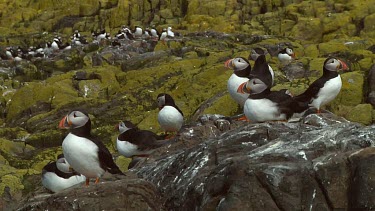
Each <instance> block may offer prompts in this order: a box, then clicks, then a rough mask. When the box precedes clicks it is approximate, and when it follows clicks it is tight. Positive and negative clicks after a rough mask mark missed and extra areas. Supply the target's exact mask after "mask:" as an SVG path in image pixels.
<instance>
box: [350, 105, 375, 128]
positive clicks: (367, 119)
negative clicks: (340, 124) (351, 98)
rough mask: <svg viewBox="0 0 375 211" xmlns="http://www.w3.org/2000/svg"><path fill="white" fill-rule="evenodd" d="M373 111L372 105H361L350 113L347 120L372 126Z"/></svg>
mask: <svg viewBox="0 0 375 211" xmlns="http://www.w3.org/2000/svg"><path fill="white" fill-rule="evenodd" d="M372 110H373V109H372V106H371V104H359V105H356V106H355V107H354V108H353V109H352V110H351V111H349V112H348V114H347V115H346V116H345V118H346V119H348V120H349V121H353V122H359V123H362V124H364V125H370V124H371V123H372Z"/></svg>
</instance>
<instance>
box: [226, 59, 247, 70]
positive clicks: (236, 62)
mask: <svg viewBox="0 0 375 211" xmlns="http://www.w3.org/2000/svg"><path fill="white" fill-rule="evenodd" d="M225 65H226V66H227V67H228V68H231V69H233V70H234V71H240V70H244V69H246V68H247V67H248V66H249V65H250V64H249V63H248V62H247V61H246V60H245V59H243V58H240V57H238V58H234V59H231V60H228V61H227V62H226V63H225Z"/></svg>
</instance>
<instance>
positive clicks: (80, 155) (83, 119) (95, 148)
mask: <svg viewBox="0 0 375 211" xmlns="http://www.w3.org/2000/svg"><path fill="white" fill-rule="evenodd" d="M59 127H60V128H62V129H70V133H69V134H68V135H67V136H66V137H65V139H64V141H63V143H62V149H63V152H64V157H65V159H66V160H67V161H68V162H69V164H70V165H71V166H72V168H73V169H74V170H75V171H77V172H78V173H80V174H83V175H84V176H86V186H88V185H89V182H90V181H89V179H90V178H96V180H95V184H97V183H99V178H100V177H101V176H102V175H103V174H104V173H105V172H106V171H108V172H109V173H111V174H120V175H123V173H122V172H121V170H120V169H119V167H118V166H117V165H116V164H115V162H114V161H113V158H112V155H111V153H110V152H109V150H108V149H107V148H106V146H105V145H104V144H103V143H102V142H101V141H100V140H97V139H95V137H93V136H92V135H91V120H90V118H89V116H88V114H87V113H86V112H83V111H78V110H76V111H72V112H70V113H69V114H68V115H66V116H65V117H64V118H63V119H62V120H61V121H60V124H59Z"/></svg>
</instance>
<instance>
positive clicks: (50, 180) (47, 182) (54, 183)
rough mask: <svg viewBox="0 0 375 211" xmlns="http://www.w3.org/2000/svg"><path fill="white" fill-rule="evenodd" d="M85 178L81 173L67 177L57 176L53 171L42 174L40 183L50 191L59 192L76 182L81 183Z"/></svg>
mask: <svg viewBox="0 0 375 211" xmlns="http://www.w3.org/2000/svg"><path fill="white" fill-rule="evenodd" d="M85 180H86V177H85V176H83V175H80V176H78V175H74V176H71V177H69V178H68V179H65V178H62V177H59V176H57V175H56V174H55V173H54V172H47V173H45V174H43V176H42V184H43V186H44V187H45V188H47V189H48V190H51V191H52V192H55V193H56V192H59V191H62V190H64V189H67V188H69V187H72V186H74V185H76V184H79V183H82V182H84V181H85Z"/></svg>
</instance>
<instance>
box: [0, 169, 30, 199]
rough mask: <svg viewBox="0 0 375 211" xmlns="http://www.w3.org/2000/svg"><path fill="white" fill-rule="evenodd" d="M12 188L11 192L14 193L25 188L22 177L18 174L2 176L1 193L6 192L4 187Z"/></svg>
mask: <svg viewBox="0 0 375 211" xmlns="http://www.w3.org/2000/svg"><path fill="white" fill-rule="evenodd" d="M5 187H9V188H10V194H11V195H14V194H15V193H17V192H18V191H20V190H23V188H24V186H23V184H22V177H17V176H16V175H9V174H8V175H4V176H2V177H1V183H0V195H2V194H3V193H4V188H5Z"/></svg>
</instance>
